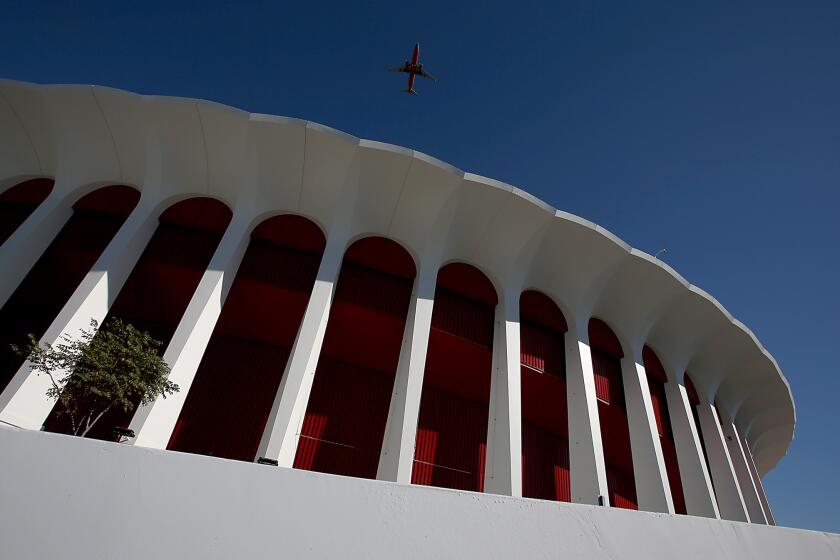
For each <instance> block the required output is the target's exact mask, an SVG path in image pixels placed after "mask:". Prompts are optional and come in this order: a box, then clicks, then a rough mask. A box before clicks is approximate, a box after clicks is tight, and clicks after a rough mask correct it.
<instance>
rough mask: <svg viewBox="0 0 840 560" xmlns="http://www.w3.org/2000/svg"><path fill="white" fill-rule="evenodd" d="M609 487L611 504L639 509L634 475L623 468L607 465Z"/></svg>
mask: <svg viewBox="0 0 840 560" xmlns="http://www.w3.org/2000/svg"><path fill="white" fill-rule="evenodd" d="M607 487H608V488H609V492H610V505H611V506H613V507H619V508H624V509H639V506H638V502H637V499H636V483H635V481H634V480H633V478H632V475H630V474H628V473H627V471H626V470H625V469H623V468H620V467H616V466H614V465H609V464H608V465H607Z"/></svg>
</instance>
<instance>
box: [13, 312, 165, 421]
mask: <svg viewBox="0 0 840 560" xmlns="http://www.w3.org/2000/svg"><path fill="white" fill-rule="evenodd" d="M161 346H162V343H161V342H160V341H159V340H156V339H155V338H154V337H152V336H151V335H150V334H149V333H147V332H144V331H140V330H138V329H137V328H135V327H134V326H133V325H131V324H130V323H126V322H123V321H122V320H120V319H117V318H111V319H108V320H106V321H105V322H104V323H103V324H102V327H101V328H99V324H98V323H97V322H96V321H95V320H91V322H90V328H89V329H82V330H81V334H80V336H79V337H70V336H67V335H65V336H64V337H62V339H61V341H60V342H57V343H56V344H54V345H51V344H46V343H45V344H43V345H40V344H39V343H38V340H37V339H36V338H35V337H34V336H33V335H31V334H30V335H29V342H28V344H27V345H26V346H25V347H22V348H21V347H17V346H14V345H13V346H12V348H13V350H14V351H15V352H17V353H18V354H19V355H22V356H24V357H26V358H27V359H28V364H29V368H30V369H31V370H32V371H34V372H35V373H37V374H43V375H46V376H48V377H49V379H50V382H51V387H50V388H49V389H48V390H47V396H48V397H49V398H51V399H54V400H56V401H58V402H60V403H61V406H60V407H59V408H60V409H61V411H60V413H61V414H66V415H67V416H68V418H69V420H70V425H71V428H72V431H73V434H74V435H77V436H85V435H86V434H87V433H88V432H89V431H90V430H91V428H93V426H94V425H95V424H96V423H97V422H98V421H99V420H100V419H101V418H102V417H103V416H104V415H105V413H107V412H108V411H110V410H111V409H119V410H122V411H124V412H129V411H131V410H133V409H134V408H135V407H136V406H137V405H138V404H148V403H150V402H152V401H154V400H155V399H156V398H157V397H158V396H162V397H163V398H166V396H167V395H171V394H172V393H175V392H176V391H178V385H176V384H175V383H172V382H171V381H169V379H168V378H169V366H168V365H166V362H164V361H163V358H161V356H160V353H159V350H160V347H161Z"/></svg>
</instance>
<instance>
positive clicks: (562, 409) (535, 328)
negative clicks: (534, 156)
mask: <svg viewBox="0 0 840 560" xmlns="http://www.w3.org/2000/svg"><path fill="white" fill-rule="evenodd" d="M526 293H530V294H532V297H531V298H530V299H531V304H530V305H528V306H526V305H524V303H526V298H525V295H524V294H523V298H522V304H521V306H520V307H521V309H520V316H521V319H520V323H519V333H520V346H521V358H520V361H521V364H522V366H523V367H522V370H521V379H522V495H523V496H525V497H528V498H538V499H544V500H560V501H569V500H571V490H570V486H569V484H570V481H569V443H568V423H567V418H566V415H567V412H566V406H565V401H566V384H565V356H564V352H565V350H564V346H563V332H562V331H559V330H557V328H556V327H555V328H549V327H546V326H544V324H537V323H535V322H533V321H531V320H530V319H529V317H530V316H532V315H533V316H541V317H543V318H544V319H545V323H547V322H549V321H548V320H549V319H553V321H552V323H553V324H555V325H560V326H563V327H565V321H564V320H563V319H562V314H561V313H560V311H559V309H556V306H555V305H554V303H553V302H551V301H550V300H549V299H548V298H546V297H545V296H543V295H542V294H539V293H538V292H526ZM537 304H539V306H538V305H537ZM545 306H551V307H549V308H548V309H546V308H545Z"/></svg>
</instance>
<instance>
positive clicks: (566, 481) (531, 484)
mask: <svg viewBox="0 0 840 560" xmlns="http://www.w3.org/2000/svg"><path fill="white" fill-rule="evenodd" d="M522 495H523V496H525V497H526V498H539V499H543V500H557V501H561V502H569V501H571V499H572V490H571V482H570V478H569V442H568V440H567V439H565V438H562V437H560V436H559V435H557V434H555V433H553V432H550V431H548V430H544V429H541V428H540V427H538V426H536V425H534V424H531V423H530V422H527V421H524V420H523V422H522Z"/></svg>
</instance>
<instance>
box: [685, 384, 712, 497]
mask: <svg viewBox="0 0 840 560" xmlns="http://www.w3.org/2000/svg"><path fill="white" fill-rule="evenodd" d="M683 382H684V383H685V393H686V395H687V396H688V403H689V404H690V405H691V417H692V418H693V419H694V427H695V428H697V437H698V439H699V440H700V452H701V453H702V454H703V462H705V463H706V472H707V473H709V481H710V482H711V483H712V490H713V491H714V488H715V481H714V480H713V479H712V467H711V465H710V464H709V454H708V453H707V452H706V438H705V437H703V427H702V426H701V425H700V412H699V410H698V407H699V406H700V395H699V394H698V393H697V388H696V387H695V386H694V382H693V381H692V380H691V376H689V375H688V372H686V374H685V375H684V376H683ZM715 500H717V494H715Z"/></svg>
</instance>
